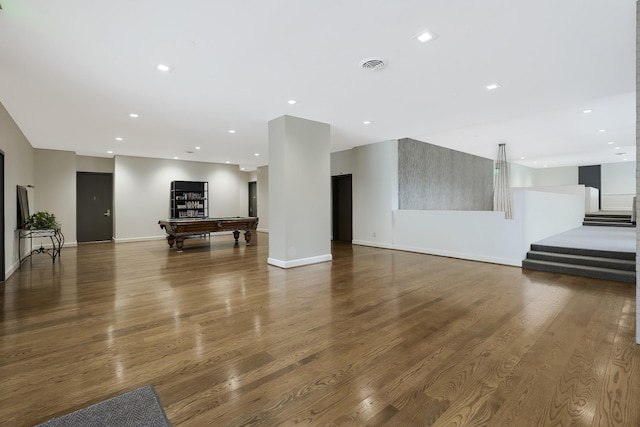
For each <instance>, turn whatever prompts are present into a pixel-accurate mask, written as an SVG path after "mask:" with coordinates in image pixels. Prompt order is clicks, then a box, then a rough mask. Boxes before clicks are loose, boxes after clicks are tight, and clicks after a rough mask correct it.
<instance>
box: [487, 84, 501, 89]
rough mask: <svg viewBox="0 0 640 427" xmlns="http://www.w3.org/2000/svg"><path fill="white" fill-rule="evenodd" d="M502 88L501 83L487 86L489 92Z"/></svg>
mask: <svg viewBox="0 0 640 427" xmlns="http://www.w3.org/2000/svg"><path fill="white" fill-rule="evenodd" d="M499 87H501V86H500V83H491V84H490V85H487V90H494V89H498V88H499Z"/></svg>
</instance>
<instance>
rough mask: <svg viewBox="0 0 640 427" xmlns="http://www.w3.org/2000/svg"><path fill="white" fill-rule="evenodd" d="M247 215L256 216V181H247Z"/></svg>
mask: <svg viewBox="0 0 640 427" xmlns="http://www.w3.org/2000/svg"><path fill="white" fill-rule="evenodd" d="M249 216H258V183H257V182H256V181H251V182H250V183H249Z"/></svg>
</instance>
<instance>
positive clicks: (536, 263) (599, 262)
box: [522, 244, 636, 283]
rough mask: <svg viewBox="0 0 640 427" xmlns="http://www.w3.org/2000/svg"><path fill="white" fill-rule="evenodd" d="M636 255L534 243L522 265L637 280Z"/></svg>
mask: <svg viewBox="0 0 640 427" xmlns="http://www.w3.org/2000/svg"><path fill="white" fill-rule="evenodd" d="M635 259H636V254H635V253H629V252H613V251H600V250H595V249H579V248H563V247H558V246H546V245H538V244H532V245H531V250H530V251H529V252H528V253H527V258H526V259H525V260H523V261H522V268H528V269H531V270H540V271H549V272H553V273H562V274H572V275H574V276H584V277H593V278H596V279H606V280H614V281H616V282H626V283H635V281H636V261H635Z"/></svg>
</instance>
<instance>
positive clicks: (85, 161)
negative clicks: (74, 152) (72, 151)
mask: <svg viewBox="0 0 640 427" xmlns="http://www.w3.org/2000/svg"><path fill="white" fill-rule="evenodd" d="M114 164H115V161H114V158H113V157H91V156H76V170H77V171H78V172H95V173H113V168H114Z"/></svg>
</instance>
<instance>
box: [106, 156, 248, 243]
mask: <svg viewBox="0 0 640 427" xmlns="http://www.w3.org/2000/svg"><path fill="white" fill-rule="evenodd" d="M114 171H115V173H114V216H115V220H114V228H115V230H114V236H115V241H116V242H126V241H135V240H150V239H160V238H164V236H165V234H164V232H163V230H161V229H160V227H159V226H158V221H159V220H161V219H165V218H168V217H169V215H170V211H169V207H170V203H169V198H170V188H171V181H208V182H209V216H210V217H224V216H246V213H247V210H248V206H249V204H248V203H249V201H248V195H247V196H246V197H245V199H244V201H242V200H240V198H241V196H240V197H239V196H238V195H239V194H243V193H244V194H245V195H246V194H247V191H248V190H247V188H248V173H247V172H243V171H240V170H238V166H237V165H227V164H218V163H202V162H187V161H181V160H163V159H150V158H144V157H128V156H116V157H115V167H114Z"/></svg>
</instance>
